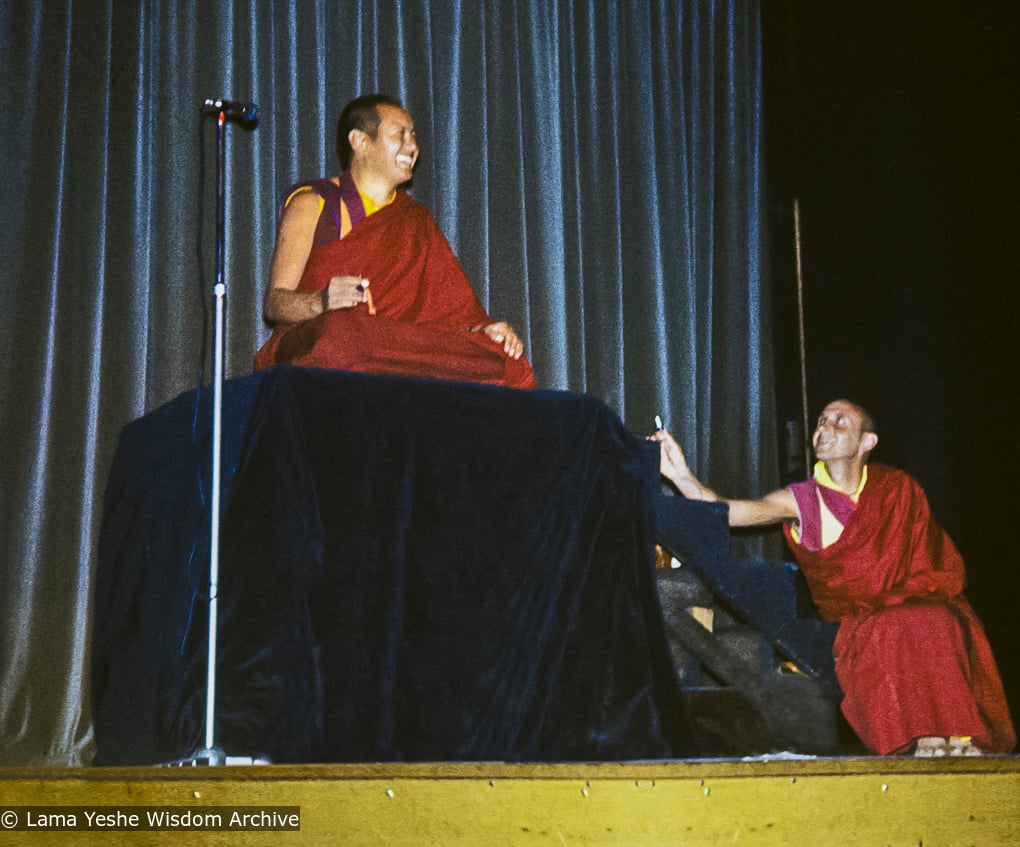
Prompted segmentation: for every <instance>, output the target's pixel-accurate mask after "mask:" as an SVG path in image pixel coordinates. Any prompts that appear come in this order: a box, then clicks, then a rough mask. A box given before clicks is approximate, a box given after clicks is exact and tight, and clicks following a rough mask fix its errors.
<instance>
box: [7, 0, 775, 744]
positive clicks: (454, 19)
mask: <svg viewBox="0 0 1020 847" xmlns="http://www.w3.org/2000/svg"><path fill="white" fill-rule="evenodd" d="M759 30H760V23H759V9H758V4H757V3H756V2H753V0H716V2H713V0H640V1H639V0H618V1H617V2H613V0H605V2H601V0H600V2H595V0H590V2H580V1H579V0H578V2H569V0H558V1H557V0H484V1H483V0H432V2H425V0H374V1H373V0H363V2H357V0H303V2H297V0H291V2H289V3H287V2H279V0H107V2H106V3H100V2H96V3H75V2H72V0H6V2H5V3H3V4H0V68H2V70H0V75H2V76H0V82H2V90H0V96H2V98H3V100H2V103H0V106H2V118H0V168H2V170H0V176H2V185H3V188H4V190H5V191H6V192H7V201H6V202H5V203H4V204H3V207H2V212H0V215H2V221H0V260H2V261H0V273H2V281H0V322H2V324H0V330H2V331H0V338H2V344H3V348H2V361H0V367H2V369H3V372H2V377H0V391H2V396H0V401H2V403H0V407H2V412H0V414H2V429H0V439H2V440H0V450H2V451H3V458H4V462H3V476H2V489H0V521H2V524H0V526H2V540H3V558H2V561H0V604H2V607H0V609H2V622H0V764H46V763H49V764H77V763H83V762H87V761H88V760H89V758H90V756H91V750H92V745H91V732H90V728H89V727H90V721H89V713H88V672H87V664H88V644H89V627H90V624H89V615H90V609H91V596H90V592H91V586H92V582H93V580H92V576H93V569H94V567H95V548H96V540H97V535H98V530H99V525H100V520H101V515H102V499H103V488H104V483H105V477H106V474H107V471H108V467H109V462H110V459H111V457H112V454H113V450H114V447H115V445H116V442H117V438H118V434H119V432H120V429H121V427H122V426H123V425H124V424H126V423H127V422H129V421H130V420H132V419H134V418H136V417H137V416H139V415H141V414H143V413H145V412H146V411H149V410H151V409H154V408H156V407H158V406H160V405H161V404H163V403H165V402H166V401H168V400H170V399H171V398H173V397H175V396H177V395H178V394H180V393H181V392H184V391H187V390H190V389H193V388H194V386H195V385H196V384H198V383H199V382H201V381H204V382H206V383H208V374H209V373H211V368H210V356H209V349H210V347H211V329H210V317H209V314H210V311H211V302H212V282H213V276H214V253H213V247H214V241H215V239H214V234H215V206H214V197H215V182H214V179H215V146H214V141H215V125H214V122H213V119H212V118H208V117H206V118H202V117H201V116H200V105H201V103H202V101H203V99H205V98H212V97H230V98H234V99H238V100H246V101H254V102H256V103H257V104H258V106H259V123H258V126H257V128H255V129H254V130H250V131H248V130H244V129H241V128H239V127H237V126H228V127H227V136H226V139H227V168H226V192H227V207H226V247H227V249H226V262H225V282H226V285H227V345H226V346H227V359H226V373H227V376H228V378H229V377H234V376H240V375H243V374H246V373H248V372H249V371H250V368H251V357H252V354H253V353H254V351H255V350H256V349H257V348H258V346H259V345H260V344H261V343H262V341H263V340H264V339H265V338H266V337H267V336H268V329H267V327H266V326H265V325H264V323H263V320H262V317H261V297H262V292H263V288H264V285H265V281H266V277H267V272H268V268H269V263H270V258H271V255H272V249H273V241H274V228H275V214H276V205H277V202H278V200H279V198H280V195H281V193H282V192H283V191H284V189H285V188H286V186H287V185H289V184H290V183H292V182H294V181H296V180H297V179H299V178H308V177H313V176H319V175H333V174H335V173H336V172H337V167H338V166H337V164H336V161H335V157H334V153H333V148H334V126H335V121H336V116H337V114H338V112H339V110H340V108H341V106H342V105H343V104H344V103H345V102H346V101H347V100H348V99H350V98H351V97H353V96H355V95H357V94H359V93H364V92H367V91H375V90H381V91H386V92H388V93H391V94H393V95H396V96H398V97H400V98H402V99H403V101H404V102H405V104H406V105H407V107H408V109H409V110H410V111H411V113H412V115H413V116H414V117H415V120H416V124H417V127H418V138H419V143H420V145H421V147H422V151H423V152H422V157H421V161H420V164H419V167H418V170H417V173H416V176H415V181H414V193H415V196H416V197H417V198H418V199H419V200H420V201H422V202H423V203H425V204H426V205H427V206H428V207H430V208H431V209H432V211H433V213H434V214H435V216H436V218H437V219H438V221H439V223H440V225H441V226H442V227H443V228H444V230H445V232H446V233H447V236H448V237H449V239H450V241H451V243H452V244H453V246H454V249H455V250H456V251H457V253H458V255H459V256H460V258H461V261H462V264H463V266H464V269H465V271H466V272H467V274H468V276H469V278H470V279H471V280H472V281H473V282H474V284H475V286H476V290H477V291H478V294H479V296H480V297H481V299H482V301H483V303H485V304H486V306H487V307H488V309H489V311H490V313H491V314H492V315H493V316H495V317H497V318H501V319H506V320H509V321H510V322H511V323H513V324H514V325H515V326H516V327H517V328H518V330H519V331H520V332H521V334H522V337H523V338H524V339H525V340H526V344H527V352H528V355H529V356H530V357H531V359H532V361H533V363H534V365H535V369H536V372H537V374H538V378H539V381H540V383H541V385H542V386H543V387H547V388H557V389H569V390H572V391H579V392H588V393H591V394H593V395H596V396H598V397H600V398H602V399H603V400H604V401H605V402H606V403H608V404H609V405H610V406H611V407H612V408H613V409H615V410H616V412H618V413H619V414H620V416H621V417H622V418H623V419H624V421H625V422H626V423H627V425H628V426H629V427H630V428H631V429H632V430H633V431H634V432H636V433H646V432H648V431H650V430H651V428H652V419H653V416H654V415H655V414H656V413H659V414H661V415H662V416H663V418H664V419H665V420H666V422H667V425H669V426H670V428H671V429H673V431H674V432H676V433H677V434H678V435H679V436H680V437H681V438H682V439H683V440H684V442H685V445H686V447H687V449H688V453H689V456H690V459H691V461H692V463H694V464H695V465H696V467H697V468H698V469H699V470H700V471H701V472H702V473H703V474H704V475H705V476H706V477H707V478H708V479H710V480H712V482H713V483H715V485H716V486H717V487H719V488H721V489H723V490H728V491H734V492H737V491H739V492H754V491H763V490H767V489H768V488H769V487H771V486H772V485H773V484H774V483H775V482H776V477H777V470H776V465H777V461H776V448H775V432H774V429H775V427H774V414H773V393H774V392H773V381H772V375H771V353H770V339H769V332H768V326H767V320H766V318H765V316H766V315H767V313H768V308H767V289H766V284H765V279H764V272H763V264H764V263H763V257H762V249H763V247H762V246H763V244H764V243H765V234H764V232H763V226H764V222H763V209H764V200H763V183H764V178H763V174H762V161H761V157H762V150H763V144H762V125H761V120H762V119H761V114H760V103H761V92H760V86H761V67H760V64H761V61H760V31H759Z"/></svg>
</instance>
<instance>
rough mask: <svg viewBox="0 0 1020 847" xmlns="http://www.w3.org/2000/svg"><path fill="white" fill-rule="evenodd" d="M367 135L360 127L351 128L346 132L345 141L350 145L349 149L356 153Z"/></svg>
mask: <svg viewBox="0 0 1020 847" xmlns="http://www.w3.org/2000/svg"><path fill="white" fill-rule="evenodd" d="M367 137H368V136H367V134H366V133H365V131H364V130H361V129H352V130H351V131H350V132H349V133H347V141H348V142H349V143H350V145H351V150H353V151H354V152H355V153H357V152H358V151H359V150H360V149H361V145H362V144H364V143H365V139H366V138H367Z"/></svg>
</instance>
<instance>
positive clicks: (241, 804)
mask: <svg viewBox="0 0 1020 847" xmlns="http://www.w3.org/2000/svg"><path fill="white" fill-rule="evenodd" d="M168 842H172V843H174V844H199V843H201V844H223V845H228V844H232V845H240V844H252V843H258V844H274V845H276V844H281V845H286V844H323V845H325V844H330V845H333V844H343V845H362V844H363V845H389V844H400V845H472V847H478V845H482V847H495V845H545V844H599V845H641V847H655V845H733V844H736V845H775V847H791V845H801V844H803V845H812V847H827V845H838V846H839V847H852V846H853V845H868V847H876V845H877V847H886V846H887V845H888V847H938V846H939V845H979V847H999V845H1001V846H1002V847H1007V845H1008V847H1016V845H1018V844H1020V757H984V758H967V759H947V758H944V759H912V758H873V759H872V758H865V759H860V758H854V759H849V758H848V759H842V758H830V759H789V758H764V759H753V760H697V761H692V760H683V761H675V762H627V763H591V764H549V765H538V764H503V763H484V762H481V763H466V764H464V763H457V764H444V763H429V764H346V765H256V766H250V765H249V766H227V767H210V766H198V767H131V768H36V769H26V768H7V769H0V845H23V844H24V845H38V847H41V846H42V845H54V844H81V843H88V844H97V845H110V847H114V845H120V844H163V843H168Z"/></svg>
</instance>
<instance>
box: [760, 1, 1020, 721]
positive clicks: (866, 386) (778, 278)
mask: <svg viewBox="0 0 1020 847" xmlns="http://www.w3.org/2000/svg"><path fill="white" fill-rule="evenodd" d="M1017 9H1018V7H1017V4H1014V3H1013V2H1007V1H1006V0H1000V2H995V0H975V2H971V3H966V4H965V3H960V2H953V3H949V4H946V3H921V2H892V3H877V2H854V3H809V2H794V0H765V2H764V3H763V27H764V39H763V65H764V101H765V117H766V124H767V130H766V150H767V155H766V162H767V168H768V173H769V196H770V214H769V227H770V239H771V242H772V256H773V263H772V267H771V269H770V273H771V274H772V282H773V287H774V291H775V293H776V296H775V302H774V305H775V336H776V339H777V375H778V390H779V398H778V399H779V410H780V419H781V420H780V422H781V424H782V423H784V422H785V421H786V420H795V421H796V420H799V419H800V416H801V415H800V402H801V400H800V397H801V393H800V364H799V352H798V348H799V345H798V343H797V301H796V271H795V262H794V251H793V244H794V223H793V221H794V217H793V213H792V207H793V200H794V198H797V200H798V202H799V207H800V233H801V245H802V269H803V288H804V304H805V330H806V363H807V394H808V403H809V409H810V419H811V420H812V421H813V420H814V417H815V416H816V415H817V413H818V411H819V409H820V408H821V407H822V406H823V405H824V404H825V402H827V401H828V400H829V399H833V398H835V397H837V396H849V397H851V398H853V399H856V400H858V401H859V402H861V403H863V404H864V405H865V406H866V407H868V408H869V409H870V410H871V411H872V413H873V414H874V416H875V417H876V419H877V423H878V429H879V434H880V444H879V447H878V450H877V452H876V454H875V459H876V460H877V461H883V462H886V463H889V464H894V465H897V466H899V467H902V468H904V469H905V470H907V471H908V472H910V473H911V474H913V475H914V476H915V477H917V478H918V479H919V480H920V481H921V483H922V484H923V485H924V487H925V489H926V490H927V492H928V495H929V498H930V500H931V503H932V508H933V510H934V512H935V515H936V517H937V518H938V519H939V520H940V522H941V523H942V524H943V525H944V526H945V527H946V529H947V530H948V531H949V532H950V534H951V535H952V536H953V539H954V540H955V541H956V543H957V546H958V547H960V549H961V551H962V552H963V555H964V557H965V559H966V560H967V564H968V575H969V588H968V592H967V593H968V597H969V598H970V600H971V602H972V604H973V605H974V607H975V609H976V611H977V613H978V615H979V616H980V617H981V618H982V619H983V621H984V623H985V626H986V629H987V631H988V634H989V638H990V639H991V642H992V647H993V649H994V650H995V652H996V656H997V658H998V660H999V665H1000V669H1001V671H1002V673H1003V677H1004V681H1005V683H1006V687H1007V694H1008V696H1009V699H1010V703H1011V705H1012V708H1013V713H1014V716H1016V715H1017V711H1018V709H1020V705H1018V704H1020V655H1018V649H1017V646H1018V645H1017V639H1016V637H1015V635H1014V621H1015V619H1016V616H1017V609H1016V605H1017V596H1018V588H1020V574H1018V564H1020V562H1018V558H1020V557H1018V555H1017V553H1016V543H1015V541H1014V535H1015V533H1014V527H1015V517H1014V515H1015V512H1016V499H1017V498H1016V494H1015V493H1014V490H1013V489H1014V481H1015V480H1016V478H1017V473H1018V470H1020V468H1018V460H1017V454H1016V448H1017V436H1018V433H1020V428H1018V420H1017V413H1016V411H1015V409H1016V406H1017V403H1016V400H1015V393H1016V376H1015V374H1014V370H1015V367H1016V363H1017V352H1018V351H1017V340H1016V336H1017V320H1016V316H1015V315H1016V312H1015V308H1016V300H1017V298H1016V296H1015V294H1014V288H1015V286H1016V284H1017V277H1018V274H1017V270H1018V262H1017V259H1016V245H1017V241H1018V239H1017V235H1016V233H1017V226H1018V224H1020V215H1018V203H1017V188H1018V180H1017V168H1016V163H1015V159H1016V156H1017V154H1018V145H1017V141H1018V132H1017V130H1018V128H1020V127H1018V120H1017V108H1018V96H1017V95H1018V86H1017V81H1018V75H1017V70H1016V64H1017V61H1018V55H1017V53H1018V45H1020V29H1018V26H1017V23H1016V21H1017V16H1018V10H1017ZM796 464H798V463H796V462H795V463H794V465H796ZM799 465H800V467H799V471H800V473H795V472H794V470H793V469H792V468H788V469H787V472H788V473H789V474H790V475H794V476H797V475H799V476H802V475H803V463H802V462H801V463H799Z"/></svg>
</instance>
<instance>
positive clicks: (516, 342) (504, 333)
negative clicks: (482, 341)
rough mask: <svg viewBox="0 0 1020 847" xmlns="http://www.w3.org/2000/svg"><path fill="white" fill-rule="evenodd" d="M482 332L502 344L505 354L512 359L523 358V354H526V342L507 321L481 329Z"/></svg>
mask: <svg viewBox="0 0 1020 847" xmlns="http://www.w3.org/2000/svg"><path fill="white" fill-rule="evenodd" d="M481 331H482V332H484V333H485V334H486V335H487V336H489V338H491V339H492V340H493V341H495V342H496V343H497V344H502V345H503V352H504V353H506V354H507V355H508V356H509V357H510V358H511V359H519V358H521V354H522V353H523V352H524V342H523V341H521V339H520V338H518V337H517V332H516V331H515V330H514V328H513V327H512V326H510V324H508V323H507V322H506V321H497V322H496V323H494V324H487V325H486V326H483V327H481Z"/></svg>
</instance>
